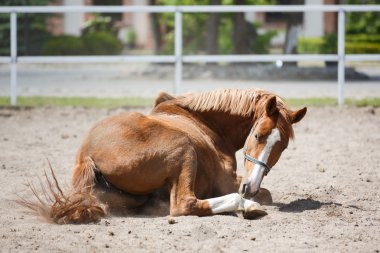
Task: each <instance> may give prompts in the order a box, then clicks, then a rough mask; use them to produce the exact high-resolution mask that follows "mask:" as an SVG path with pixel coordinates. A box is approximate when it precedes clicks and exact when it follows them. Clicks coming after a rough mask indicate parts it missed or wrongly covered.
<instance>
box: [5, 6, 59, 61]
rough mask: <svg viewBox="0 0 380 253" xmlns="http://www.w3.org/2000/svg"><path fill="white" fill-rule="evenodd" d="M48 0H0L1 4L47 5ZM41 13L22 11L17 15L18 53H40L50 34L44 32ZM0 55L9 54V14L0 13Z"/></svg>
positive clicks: (44, 25) (43, 18)
mask: <svg viewBox="0 0 380 253" xmlns="http://www.w3.org/2000/svg"><path fill="white" fill-rule="evenodd" d="M50 2H54V1H50V0H0V5H1V6H5V5H8V6H20V5H47V4H48V3H50ZM45 17H46V16H44V15H43V14H29V13H22V14H18V15H17V18H18V19H17V21H18V23H17V37H18V38H19V39H18V45H17V49H18V54H19V55H32V54H40V53H41V51H42V44H43V41H44V40H45V39H47V38H48V37H49V36H50V34H49V33H48V32H46V28H45V27H46V24H45ZM0 24H1V25H0V55H9V54H10V36H9V34H10V15H9V14H0Z"/></svg>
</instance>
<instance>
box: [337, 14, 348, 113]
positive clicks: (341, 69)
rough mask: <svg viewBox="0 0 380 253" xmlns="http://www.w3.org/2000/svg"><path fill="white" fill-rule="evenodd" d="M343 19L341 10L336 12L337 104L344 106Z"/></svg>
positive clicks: (344, 54)
mask: <svg viewBox="0 0 380 253" xmlns="http://www.w3.org/2000/svg"><path fill="white" fill-rule="evenodd" d="M345 17H346V13H345V11H344V10H343V9H340V10H339V12H338V104H339V106H343V105H344V82H345V76H344V75H345V57H346V52H345V33H346V32H345V22H346V21H345Z"/></svg>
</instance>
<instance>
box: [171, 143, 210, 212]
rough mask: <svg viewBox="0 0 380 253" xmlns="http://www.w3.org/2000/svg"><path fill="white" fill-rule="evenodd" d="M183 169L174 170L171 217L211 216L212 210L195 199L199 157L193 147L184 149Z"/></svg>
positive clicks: (181, 155) (204, 203)
mask: <svg viewBox="0 0 380 253" xmlns="http://www.w3.org/2000/svg"><path fill="white" fill-rule="evenodd" d="M183 150H184V151H183V152H182V154H180V155H179V156H180V157H183V163H182V165H181V167H179V168H178V167H177V168H173V170H175V171H173V177H172V178H171V189H170V215H172V216H181V215H197V216H206V215H211V214H212V213H211V210H210V208H209V206H208V204H207V202H206V201H204V200H199V199H197V198H196V197H195V194H194V187H195V177H196V172H197V157H196V156H197V155H196V153H195V151H194V149H193V148H192V147H191V146H188V147H184V148H183Z"/></svg>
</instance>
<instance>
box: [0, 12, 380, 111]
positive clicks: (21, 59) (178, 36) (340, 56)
mask: <svg viewBox="0 0 380 253" xmlns="http://www.w3.org/2000/svg"><path fill="white" fill-rule="evenodd" d="M365 11H369V12H373V11H375V12H379V11H380V5H290V6H289V5H254V6H233V5H231V6H15V7H13V6H4V7H0V13H10V24H11V29H10V30H11V31H10V38H11V46H10V47H11V48H10V49H11V53H10V56H9V57H7V56H5V57H3V56H1V57H0V63H9V64H10V76H11V82H10V87H11V89H10V90H11V92H10V93H11V94H10V97H11V104H12V105H16V104H17V63H94V62H99V63H106V62H154V63H174V64H175V82H174V93H175V94H178V93H179V92H180V88H181V83H182V67H183V63H184V62H185V63H186V62H274V61H277V60H280V61H290V62H292V61H316V60H320V61H336V62H338V70H337V71H338V86H337V87H338V91H337V98H338V104H339V105H343V104H344V83H345V77H344V74H345V73H344V70H345V62H346V61H380V54H349V55H346V53H345V48H344V45H345V44H344V43H345V17H346V12H365ZM67 12H81V13H87V12H91V13H99V12H103V13H123V12H131V13H132V12H147V13H165V12H171V13H174V14H175V15H174V21H175V32H174V36H175V41H174V48H175V49H174V55H165V56H162V55H151V56H139V55H135V56H134V55H128V56H17V14H18V13H67ZM214 12H337V13H338V48H337V49H338V53H337V54H313V55H306V54H304V55H294V54H287V55H285V54H280V55H183V51H182V46H183V45H182V14H183V13H214Z"/></svg>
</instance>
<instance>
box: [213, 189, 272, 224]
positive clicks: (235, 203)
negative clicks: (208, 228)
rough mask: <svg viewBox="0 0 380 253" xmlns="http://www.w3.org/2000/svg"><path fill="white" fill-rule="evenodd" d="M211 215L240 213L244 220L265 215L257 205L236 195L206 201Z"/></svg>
mask: <svg viewBox="0 0 380 253" xmlns="http://www.w3.org/2000/svg"><path fill="white" fill-rule="evenodd" d="M206 201H207V202H208V205H209V207H210V209H211V212H212V214H219V213H226V212H237V211H242V212H243V216H244V218H246V219H253V218H257V217H259V216H263V215H267V212H265V211H264V210H263V209H262V208H261V206H260V204H259V203H257V202H254V201H252V200H249V199H245V198H243V197H242V196H240V195H239V194H238V193H231V194H228V195H224V196H221V197H217V198H211V199H206Z"/></svg>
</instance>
